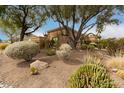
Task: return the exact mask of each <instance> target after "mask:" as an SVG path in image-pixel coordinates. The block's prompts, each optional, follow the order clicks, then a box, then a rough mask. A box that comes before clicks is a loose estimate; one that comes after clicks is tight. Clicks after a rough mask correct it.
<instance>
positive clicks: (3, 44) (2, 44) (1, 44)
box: [0, 43, 9, 50]
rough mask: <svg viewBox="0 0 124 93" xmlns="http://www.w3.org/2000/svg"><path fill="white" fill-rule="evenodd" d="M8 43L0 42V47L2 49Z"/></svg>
mask: <svg viewBox="0 0 124 93" xmlns="http://www.w3.org/2000/svg"><path fill="white" fill-rule="evenodd" d="M8 45H9V44H6V43H0V49H1V50H4V49H5V48H6V47H7V46H8Z"/></svg>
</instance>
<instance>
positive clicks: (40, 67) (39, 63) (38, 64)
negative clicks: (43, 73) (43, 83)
mask: <svg viewBox="0 0 124 93" xmlns="http://www.w3.org/2000/svg"><path fill="white" fill-rule="evenodd" d="M47 67H48V63H46V62H43V61H40V60H36V61H34V62H33V63H31V64H30V68H36V69H37V70H43V69H45V68H47Z"/></svg>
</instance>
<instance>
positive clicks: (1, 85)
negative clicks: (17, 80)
mask: <svg viewBox="0 0 124 93" xmlns="http://www.w3.org/2000/svg"><path fill="white" fill-rule="evenodd" d="M0 88H14V87H13V86H9V85H7V84H5V83H4V82H2V81H0Z"/></svg>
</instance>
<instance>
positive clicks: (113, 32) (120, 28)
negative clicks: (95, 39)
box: [0, 15, 124, 40]
mask: <svg viewBox="0 0 124 93" xmlns="http://www.w3.org/2000/svg"><path fill="white" fill-rule="evenodd" d="M115 17H116V18H118V19H119V20H120V21H121V23H120V24H119V25H108V26H106V28H105V30H104V31H103V32H102V33H101V36H102V37H103V38H109V37H116V38H119V37H124V15H118V16H115ZM57 27H59V24H58V23H57V22H54V21H53V20H47V22H46V24H45V25H44V26H43V27H41V28H40V29H39V30H37V31H36V32H35V33H33V34H35V35H37V36H41V35H42V34H43V33H45V32H47V31H48V30H51V29H54V28H57ZM95 29H96V27H94V28H92V29H91V30H90V31H89V32H94V33H95ZM0 39H2V40H6V39H7V36H6V35H5V34H3V33H2V32H1V31H0Z"/></svg>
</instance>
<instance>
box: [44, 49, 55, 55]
mask: <svg viewBox="0 0 124 93" xmlns="http://www.w3.org/2000/svg"><path fill="white" fill-rule="evenodd" d="M46 54H47V55H48V56H53V55H55V54H56V50H55V49H52V48H49V49H47V50H46Z"/></svg>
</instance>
